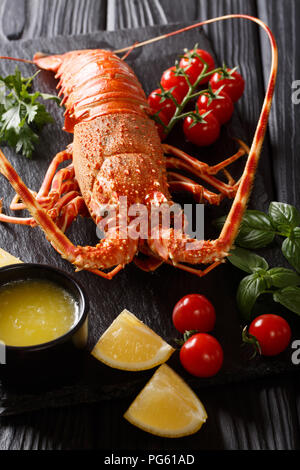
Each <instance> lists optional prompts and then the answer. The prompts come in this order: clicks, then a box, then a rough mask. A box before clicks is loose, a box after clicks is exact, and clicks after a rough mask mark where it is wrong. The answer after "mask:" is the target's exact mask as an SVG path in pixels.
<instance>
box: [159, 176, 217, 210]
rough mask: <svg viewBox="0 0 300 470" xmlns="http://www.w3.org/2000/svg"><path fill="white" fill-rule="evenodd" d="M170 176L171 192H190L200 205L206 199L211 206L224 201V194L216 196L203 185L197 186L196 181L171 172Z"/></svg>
mask: <svg viewBox="0 0 300 470" xmlns="http://www.w3.org/2000/svg"><path fill="white" fill-rule="evenodd" d="M168 176H170V177H171V178H172V179H171V181H170V182H169V190H170V191H171V192H173V191H174V192H176V191H188V192H190V193H192V194H193V196H194V198H195V200H196V201H197V202H198V203H201V202H202V201H203V199H206V200H207V201H208V202H209V204H215V205H218V204H220V202H221V200H222V199H223V194H215V193H213V192H212V191H209V190H208V189H206V188H204V186H202V185H201V184H197V183H196V182H195V181H193V180H191V179H190V178H187V177H186V176H183V175H180V174H179V173H175V172H169V174H168ZM173 178H174V180H173Z"/></svg>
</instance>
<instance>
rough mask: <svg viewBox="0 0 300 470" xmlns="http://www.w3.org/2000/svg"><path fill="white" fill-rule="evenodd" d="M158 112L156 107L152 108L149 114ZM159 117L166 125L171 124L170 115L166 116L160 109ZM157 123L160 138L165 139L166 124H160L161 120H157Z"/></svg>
mask: <svg viewBox="0 0 300 470" xmlns="http://www.w3.org/2000/svg"><path fill="white" fill-rule="evenodd" d="M156 113H157V110H156V109H151V110H150V113H149V114H150V116H153V114H156ZM158 117H159V119H160V120H161V121H162V122H163V123H164V124H165V125H166V126H167V125H168V124H169V122H170V118H169V117H168V116H166V115H165V113H164V112H163V111H161V110H160V111H159V112H158ZM155 125H156V128H157V130H158V134H159V137H160V140H164V138H165V137H166V132H165V129H164V126H163V125H162V124H160V123H159V122H156V121H155Z"/></svg>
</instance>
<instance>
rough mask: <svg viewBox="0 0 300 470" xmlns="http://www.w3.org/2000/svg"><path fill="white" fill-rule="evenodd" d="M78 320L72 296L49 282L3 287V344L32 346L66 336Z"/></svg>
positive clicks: (0, 297)
mask: <svg viewBox="0 0 300 470" xmlns="http://www.w3.org/2000/svg"><path fill="white" fill-rule="evenodd" d="M77 319H78V306H77V304H76V301H75V300H74V298H73V297H72V295H71V294H70V293H69V292H67V291H66V290H65V289H63V288H62V287H60V286H59V285H57V284H55V283H53V282H51V281H47V280H36V279H32V280H25V281H13V282H10V283H8V284H5V285H4V286H2V287H0V340H2V341H3V342H4V343H5V344H6V345H9V346H33V345H36V344H42V343H46V342H48V341H51V340H53V339H55V338H58V337H59V336H62V335H63V334H65V333H67V332H68V331H69V330H70V329H71V328H72V326H73V325H74V324H75V323H76V322H77Z"/></svg>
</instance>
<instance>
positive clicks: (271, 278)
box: [228, 247, 300, 320]
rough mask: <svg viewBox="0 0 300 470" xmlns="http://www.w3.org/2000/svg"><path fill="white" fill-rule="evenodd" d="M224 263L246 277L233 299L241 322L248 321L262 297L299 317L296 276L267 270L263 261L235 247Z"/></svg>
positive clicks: (299, 293) (281, 270)
mask: <svg viewBox="0 0 300 470" xmlns="http://www.w3.org/2000/svg"><path fill="white" fill-rule="evenodd" d="M228 260H229V261H230V262H231V263H232V264H233V265H234V266H236V267H237V268H239V269H241V270H242V271H245V272H246V273H247V274H248V276H246V277H244V278H243V279H242V280H241V282H240V284H239V287H238V290H237V296H236V300H237V305H238V308H239V310H240V312H241V314H242V316H243V318H244V319H245V320H250V317H251V312H252V310H253V307H254V304H255V302H256V300H257V299H258V297H259V296H260V295H262V294H271V295H272V296H273V300H274V301H275V302H279V303H280V304H281V305H283V306H284V307H286V308H288V309H289V310H291V311H292V312H294V313H297V314H298V315H300V287H299V286H300V276H299V275H298V274H297V273H296V272H295V271H293V270H292V269H288V268H284V267H277V268H269V265H268V263H267V261H266V260H265V258H263V257H262V256H259V255H257V254H256V253H252V252H251V251H249V250H246V249H244V248H239V247H236V248H235V249H234V250H232V251H231V253H230V255H229V256H228Z"/></svg>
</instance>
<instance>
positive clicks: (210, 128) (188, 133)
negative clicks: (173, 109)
mask: <svg viewBox="0 0 300 470" xmlns="http://www.w3.org/2000/svg"><path fill="white" fill-rule="evenodd" d="M206 112H207V111H206V110H205V109H201V110H200V111H199V114H200V115H203V114H204V113H206ZM195 114H196V112H195ZM183 132H184V135H185V137H186V138H187V140H189V141H190V142H192V143H193V144H195V145H199V146H200V147H202V146H203V147H205V146H208V145H211V144H213V143H214V142H215V141H216V140H217V139H218V137H219V135H220V123H219V121H218V120H217V118H216V117H215V116H214V115H213V113H209V114H208V115H207V116H205V117H204V118H203V121H202V122H201V121H199V122H196V123H195V120H194V119H193V118H192V117H191V116H187V117H186V118H185V119H184V121H183Z"/></svg>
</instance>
